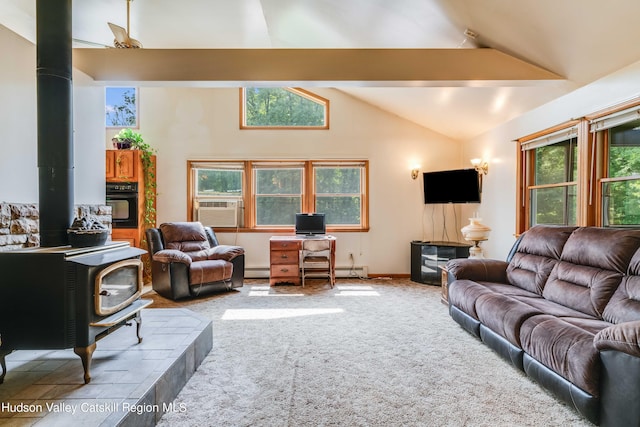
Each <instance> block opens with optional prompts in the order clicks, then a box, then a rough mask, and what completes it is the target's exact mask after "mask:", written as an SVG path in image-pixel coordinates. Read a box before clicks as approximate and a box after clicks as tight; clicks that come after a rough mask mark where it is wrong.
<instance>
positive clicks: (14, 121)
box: [0, 25, 105, 204]
mask: <svg viewBox="0 0 640 427" xmlns="http://www.w3.org/2000/svg"><path fill="white" fill-rule="evenodd" d="M0 56H2V58H4V61H3V65H2V66H1V67H0V99H2V102H0V147H1V148H2V155H1V156H0V200H2V201H6V202H16V203H37V202H38V164H37V156H38V154H37V119H36V108H37V107H36V102H37V99H36V49H35V46H34V45H33V44H32V43H30V42H28V41H26V40H25V39H23V38H21V37H20V36H18V35H16V34H15V33H13V32H12V31H9V30H8V29H6V28H5V27H3V26H1V25H0ZM73 84H74V91H73V102H74V121H73V122H74V166H75V170H74V174H75V195H74V198H75V203H77V204H99V203H104V168H105V162H104V152H103V147H104V143H103V141H104V89H103V88H101V87H97V86H95V84H94V83H93V81H92V80H91V79H89V78H88V77H86V76H84V75H83V74H82V73H79V72H74V75H73Z"/></svg>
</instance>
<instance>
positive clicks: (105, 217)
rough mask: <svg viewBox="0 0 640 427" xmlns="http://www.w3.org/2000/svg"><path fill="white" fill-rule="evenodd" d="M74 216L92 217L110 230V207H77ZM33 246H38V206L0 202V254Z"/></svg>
mask: <svg viewBox="0 0 640 427" xmlns="http://www.w3.org/2000/svg"><path fill="white" fill-rule="evenodd" d="M75 215H76V218H79V217H82V216H86V215H93V216H95V217H97V218H98V219H99V220H100V222H101V223H103V224H104V225H105V226H107V227H108V228H109V230H111V206H105V205H77V206H76V207H75ZM69 225H71V224H69ZM34 246H40V212H39V211H38V205H37V204H35V203H6V202H0V252H2V251H11V250H15V249H22V248H30V247H34Z"/></svg>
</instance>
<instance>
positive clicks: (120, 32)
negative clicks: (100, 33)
mask: <svg viewBox="0 0 640 427" xmlns="http://www.w3.org/2000/svg"><path fill="white" fill-rule="evenodd" d="M107 24H108V25H109V28H111V32H112V33H113V35H114V37H115V40H114V41H113V43H114V45H115V47H121V48H141V47H142V43H140V42H139V41H138V40H136V39H132V38H131V37H129V34H127V30H125V29H124V28H122V27H121V26H119V25H116V24H112V23H111V22H107Z"/></svg>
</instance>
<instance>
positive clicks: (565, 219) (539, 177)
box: [529, 138, 578, 225]
mask: <svg viewBox="0 0 640 427" xmlns="http://www.w3.org/2000/svg"><path fill="white" fill-rule="evenodd" d="M577 154H578V150H577V138H572V139H569V140H566V141H561V142H558V143H555V144H551V145H546V146H543V147H539V148H536V149H535V150H534V153H533V162H534V179H533V181H534V184H533V185H531V186H530V187H529V191H530V192H531V195H530V197H531V225H535V224H557V225H575V224H576V202H577V200H576V195H577V194H576V190H577V183H576V181H575V177H576V176H577V173H578V162H577Z"/></svg>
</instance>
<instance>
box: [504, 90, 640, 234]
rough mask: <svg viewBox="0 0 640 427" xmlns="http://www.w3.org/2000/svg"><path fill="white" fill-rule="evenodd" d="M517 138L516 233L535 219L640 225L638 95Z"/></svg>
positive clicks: (639, 101) (589, 223) (588, 224)
mask: <svg viewBox="0 0 640 427" xmlns="http://www.w3.org/2000/svg"><path fill="white" fill-rule="evenodd" d="M517 142H518V144H519V146H520V149H521V155H520V157H519V158H518V166H517V167H518V176H519V189H518V194H517V196H516V199H517V210H516V233H522V232H524V231H526V230H527V229H528V228H530V227H531V226H533V225H535V224H568V225H580V226H600V227H632V228H640V98H636V99H634V100H631V101H629V102H627V103H625V104H621V105H618V106H615V107H611V108H608V109H606V110H603V111H601V112H597V113H594V114H592V115H588V116H586V117H584V118H582V119H579V120H573V121H571V122H569V123H566V124H564V125H560V126H556V127H555V128H552V129H549V130H547V131H543V132H539V133H537V134H534V135H530V136H527V137H523V138H521V139H519V140H518V141H517ZM576 147H577V148H576Z"/></svg>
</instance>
